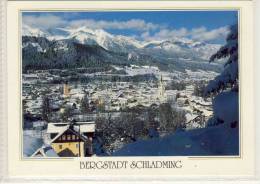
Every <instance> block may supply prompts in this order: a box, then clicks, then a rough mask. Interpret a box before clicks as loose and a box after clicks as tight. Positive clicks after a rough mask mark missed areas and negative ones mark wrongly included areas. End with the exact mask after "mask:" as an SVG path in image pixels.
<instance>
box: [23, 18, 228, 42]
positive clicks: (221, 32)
mask: <svg viewBox="0 0 260 184" xmlns="http://www.w3.org/2000/svg"><path fill="white" fill-rule="evenodd" d="M23 24H24V25H29V26H31V27H34V28H40V29H41V30H43V31H44V30H45V31H46V30H48V29H49V28H78V27H82V26H86V27H88V28H90V29H104V30H113V29H114V30H133V31H137V32H139V34H140V35H139V34H137V33H136V35H132V36H133V37H136V38H139V39H142V40H145V41H150V40H166V39H171V38H175V37H180V38H190V39H193V40H196V41H202V42H211V41H213V42H214V41H216V40H224V39H225V38H226V36H227V34H228V32H229V28H228V26H224V27H220V28H216V29H211V30H208V29H207V28H206V27H197V28H193V29H190V30H188V29H187V28H184V27H183V28H179V29H174V28H171V27H169V26H167V25H163V24H156V23H152V22H146V21H144V20H142V19H130V20H126V21H117V20H94V19H78V20H67V18H66V17H65V18H64V17H62V16H55V15H53V14H41V15H38V16H36V15H24V16H23Z"/></svg>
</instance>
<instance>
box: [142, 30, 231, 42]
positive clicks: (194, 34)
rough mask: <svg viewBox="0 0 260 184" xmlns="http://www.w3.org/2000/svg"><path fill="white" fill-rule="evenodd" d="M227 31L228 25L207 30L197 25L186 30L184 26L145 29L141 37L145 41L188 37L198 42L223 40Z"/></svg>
mask: <svg viewBox="0 0 260 184" xmlns="http://www.w3.org/2000/svg"><path fill="white" fill-rule="evenodd" d="M228 33H229V28H228V26H224V27H220V28H217V29H212V30H207V29H206V28H205V27H198V28H193V29H191V30H188V29H186V28H180V29H161V30H159V31H158V32H155V33H154V34H151V33H150V32H148V31H145V32H143V33H142V34H141V36H140V37H141V38H142V39H143V40H146V41H150V40H166V39H170V38H176V37H179V38H184V37H185V38H190V39H193V40H196V41H200V42H209V41H216V40H220V39H222V40H224V39H225V38H226V36H227V34H228Z"/></svg>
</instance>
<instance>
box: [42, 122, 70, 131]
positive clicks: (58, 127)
mask: <svg viewBox="0 0 260 184" xmlns="http://www.w3.org/2000/svg"><path fill="white" fill-rule="evenodd" d="M68 128H69V124H68V123H48V127H47V133H60V132H63V131H64V130H67V129H68Z"/></svg>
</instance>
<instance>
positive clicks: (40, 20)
mask: <svg viewBox="0 0 260 184" xmlns="http://www.w3.org/2000/svg"><path fill="white" fill-rule="evenodd" d="M67 23H68V22H67V21H66V20H64V19H62V18H61V17H59V16H55V15H51V14H45V15H41V16H29V15H26V16H23V24H25V25H29V26H31V27H35V28H41V29H43V30H46V29H49V28H52V27H59V26H64V25H66V24H67Z"/></svg>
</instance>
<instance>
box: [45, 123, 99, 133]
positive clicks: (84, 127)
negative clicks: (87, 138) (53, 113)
mask: <svg viewBox="0 0 260 184" xmlns="http://www.w3.org/2000/svg"><path fill="white" fill-rule="evenodd" d="M69 126H70V124H69V123H48V127H47V133H60V132H64V131H65V130H67V129H68V128H69ZM79 126H80V132H81V133H89V132H95V127H96V126H95V122H94V121H89V122H76V125H74V126H73V129H75V130H78V127H79Z"/></svg>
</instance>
